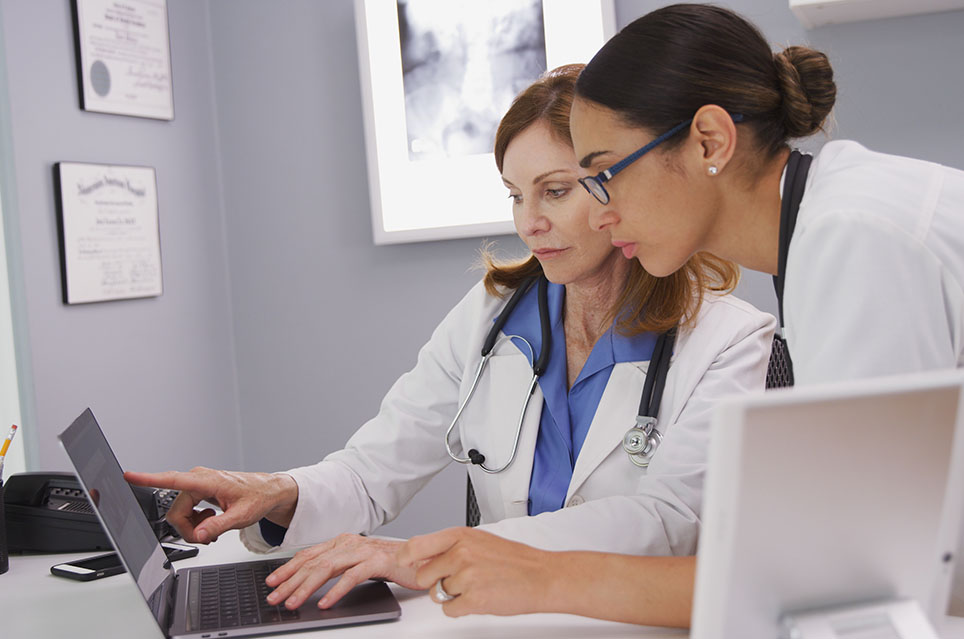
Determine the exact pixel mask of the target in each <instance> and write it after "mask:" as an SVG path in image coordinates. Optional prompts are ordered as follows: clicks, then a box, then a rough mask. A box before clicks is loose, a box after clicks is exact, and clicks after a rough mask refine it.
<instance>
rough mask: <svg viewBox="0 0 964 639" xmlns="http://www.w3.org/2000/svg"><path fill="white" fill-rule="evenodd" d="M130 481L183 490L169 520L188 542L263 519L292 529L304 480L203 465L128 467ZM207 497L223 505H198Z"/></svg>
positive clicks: (206, 539) (212, 538) (199, 541)
mask: <svg viewBox="0 0 964 639" xmlns="http://www.w3.org/2000/svg"><path fill="white" fill-rule="evenodd" d="M124 479H126V480H127V481H128V482H130V483H132V484H134V485H135V486H154V487H157V488H172V489H174V490H179V491H181V494H180V495H178V496H177V498H176V499H175V500H174V503H173V504H171V509H170V510H169V511H168V513H167V520H168V522H170V524H171V525H172V526H174V528H175V529H177V532H178V533H180V535H181V537H183V538H184V540H185V541H188V542H191V543H195V544H207V543H210V542H212V541H216V540H217V538H218V535H220V534H221V533H223V532H225V531H228V530H231V529H234V528H238V529H240V528H245V527H246V526H250V525H251V524H254V523H256V522H258V521H260V520H261V519H262V518H267V519H269V520H271V521H273V522H275V523H276V524H278V525H280V526H285V527H287V526H288V524H290V523H291V518H292V516H293V515H294V512H295V506H297V505H298V484H296V483H295V480H294V479H292V478H291V477H290V476H289V475H285V474H284V473H275V474H269V473H242V472H232V471H226V470H213V469H211V468H203V467H197V468H194V469H192V470H190V471H189V472H177V471H166V472H162V473H138V472H132V471H128V472H126V473H124ZM202 501H207V502H210V503H212V504H215V505H217V507H218V508H220V509H221V510H222V511H224V512H222V513H221V514H220V515H218V514H216V513H215V511H214V510H213V509H211V508H205V509H203V510H198V509H196V508H195V506H197V505H198V504H200V503H201V502H202Z"/></svg>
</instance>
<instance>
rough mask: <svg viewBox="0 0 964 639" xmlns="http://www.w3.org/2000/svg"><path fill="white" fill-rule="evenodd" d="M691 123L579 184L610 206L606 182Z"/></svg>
mask: <svg viewBox="0 0 964 639" xmlns="http://www.w3.org/2000/svg"><path fill="white" fill-rule="evenodd" d="M730 117H731V118H733V121H734V122H741V121H743V116H742V115H741V114H739V113H732V114H730ZM691 122H693V118H690V119H689V120H686V121H685V122H680V123H679V124H677V125H676V126H674V127H673V128H672V129H670V130H669V131H667V132H666V133H663V134H662V135H660V136H658V137H656V138H654V139H653V140H651V141H650V142H649V143H648V144H646V145H645V146H643V147H641V148H639V149H637V150H635V151H633V152H632V153H630V154H629V155H627V156H626V157H624V158H623V159H622V160H620V161H619V162H616V164H613V165H612V166H611V167H609V168H608V169H605V170H604V171H600V172H599V173H597V174H596V175H590V176H587V177H584V178H579V183H580V184H582V187H583V188H584V189H586V191H588V192H589V195H591V196H593V197H594V198H596V200H597V201H598V202H599V203H600V204H609V192H608V191H607V190H606V187H605V186H603V184H604V183H605V182H608V181H610V180H611V179H613V178H614V177H616V175H617V174H618V173H619V172H620V171H622V170H623V169H625V168H626V167H627V166H629V165H630V164H632V163H633V162H635V161H636V160H638V159H639V158H641V157H643V156H644V155H646V154H647V153H649V152H650V151H652V150H653V149H654V148H656V147H657V146H658V145H660V144H662V143H663V142H665V141H666V140H668V139H670V138H671V137H673V136H674V135H676V134H677V133H679V132H680V131H682V130H683V129H684V128H686V127H688V126H689V125H690V123H691Z"/></svg>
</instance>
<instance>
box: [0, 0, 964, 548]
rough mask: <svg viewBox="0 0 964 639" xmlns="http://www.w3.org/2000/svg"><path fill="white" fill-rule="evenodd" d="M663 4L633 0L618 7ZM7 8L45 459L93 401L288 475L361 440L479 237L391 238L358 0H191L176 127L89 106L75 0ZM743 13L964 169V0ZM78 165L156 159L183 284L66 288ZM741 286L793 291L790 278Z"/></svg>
mask: <svg viewBox="0 0 964 639" xmlns="http://www.w3.org/2000/svg"><path fill="white" fill-rule="evenodd" d="M661 4H663V3H656V2H643V1H639V0H635V1H631V0H617V16H618V24H619V26H625V25H626V24H627V23H628V22H630V21H631V20H633V19H634V18H636V17H638V16H640V15H642V14H643V13H645V12H646V11H648V10H650V9H652V8H654V7H656V6H659V5H661ZM0 6H2V9H3V14H4V15H3V22H4V29H3V37H4V43H3V52H4V54H5V58H6V63H7V66H8V76H9V88H10V96H9V102H10V111H11V118H12V120H11V121H12V131H13V148H12V151H11V153H10V154H9V155H10V157H12V158H13V159H14V160H15V161H16V180H15V184H14V187H15V188H14V189H7V192H5V197H7V196H8V195H9V191H11V190H12V191H15V192H16V193H17V195H18V199H19V201H18V206H17V210H16V211H15V214H16V217H15V219H14V220H12V221H11V220H8V221H7V224H8V229H9V228H10V227H13V228H15V229H17V227H19V229H18V230H17V235H16V237H15V238H14V239H12V240H11V239H10V238H9V237H8V241H9V242H11V243H16V246H15V249H16V251H12V253H15V254H16V255H17V256H21V257H19V258H17V260H19V261H17V262H16V263H13V264H12V266H11V270H12V272H13V273H14V275H15V276H16V277H20V278H21V279H22V282H21V284H22V286H21V290H22V291H23V293H22V294H21V295H19V296H18V297H15V303H19V307H18V308H16V309H15V310H16V311H17V312H18V314H19V315H21V316H22V317H23V318H24V321H25V323H26V324H27V326H28V327H29V335H26V334H21V336H20V337H21V349H22V351H23V352H25V353H27V354H28V355H29V361H26V362H23V363H22V364H21V368H22V369H29V368H30V367H32V368H33V375H32V376H31V377H30V378H28V379H26V380H25V381H27V382H28V383H32V386H33V390H32V391H30V392H29V395H30V405H28V406H25V411H29V410H32V408H33V406H34V405H35V409H36V410H35V421H36V424H34V425H33V430H34V431H35V433H34V435H35V436H36V437H37V439H38V442H37V443H38V444H39V445H38V446H37V447H36V450H37V455H35V458H36V459H35V462H36V463H35V464H34V467H62V466H63V465H64V464H63V459H62V456H61V453H60V452H59V451H58V450H56V448H55V444H54V440H53V436H54V435H55V433H56V432H59V430H60V429H61V428H62V427H63V426H64V425H66V423H67V422H69V420H70V419H71V418H72V417H73V416H74V415H76V414H77V413H78V412H80V410H81V409H82V408H83V407H84V406H87V405H91V406H92V407H93V408H94V410H95V412H97V414H98V416H99V417H100V418H101V420H102V421H103V422H104V424H105V427H107V428H108V431H109V434H110V435H112V440H113V441H114V442H115V443H116V444H117V448H118V452H119V454H120V456H121V458H122V459H123V460H124V461H125V463H126V465H128V466H131V467H133V466H139V467H143V468H146V469H161V468H166V467H177V468H188V467H190V466H192V465H194V464H197V463H205V464H208V465H212V466H226V467H239V466H240V467H243V468H245V469H249V470H278V469H283V468H287V467H290V466H293V465H299V464H307V463H312V462H314V461H316V460H317V459H319V458H320V457H321V456H323V455H324V454H325V453H327V452H329V451H331V450H334V449H336V448H338V447H340V446H341V445H342V444H343V443H344V441H345V440H346V439H347V438H348V437H349V436H350V434H351V433H352V432H353V431H354V430H355V429H356V428H357V427H358V425H360V424H361V423H363V422H364V421H365V420H366V419H368V418H369V417H371V416H372V415H373V414H374V413H375V411H376V410H377V406H378V402H379V400H380V399H381V397H382V395H383V394H384V393H385V391H386V390H387V389H388V387H389V386H390V385H391V383H392V382H393V381H394V379H395V378H396V377H397V376H398V375H399V374H400V373H402V372H404V371H406V370H408V369H409V368H410V367H411V366H412V365H413V364H414V362H415V356H416V353H417V350H418V348H419V347H420V346H421V345H422V344H423V343H424V341H425V340H426V339H427V338H428V336H429V334H430V333H431V331H432V329H433V328H434V326H435V325H436V324H437V323H438V321H439V320H440V319H441V318H442V317H443V316H444V314H445V312H446V311H447V310H448V309H449V308H450V307H451V306H452V304H454V303H455V302H456V301H457V300H458V299H459V298H460V297H461V295H462V294H463V293H464V292H465V291H466V290H467V289H468V288H469V287H470V286H471V285H472V283H474V282H475V281H476V280H477V278H478V273H477V272H475V271H472V270H471V266H472V263H473V262H474V260H475V253H476V249H477V248H478V246H479V244H480V240H477V239H469V240H452V241H444V242H430V243H421V244H407V245H397V246H382V247H375V246H374V245H373V244H372V241H371V226H370V217H369V202H368V186H367V176H366V165H365V159H364V138H363V128H362V115H361V98H360V88H359V79H358V66H357V56H356V42H355V35H354V16H353V9H352V1H351V0H326V1H324V2H319V1H317V0H273V1H272V2H266V1H265V0H209V1H208V2H206V3H202V2H196V1H192V0H170V8H169V13H170V19H171V39H172V50H173V63H174V78H175V81H174V84H175V101H176V110H177V119H176V120H175V121H174V122H172V123H162V122H154V121H148V120H141V119H135V118H123V117H118V116H107V115H98V114H90V113H85V112H82V111H80V110H79V109H78V108H77V106H76V105H77V86H76V80H75V78H74V59H73V52H72V50H71V47H72V41H73V36H72V33H71V28H70V18H69V10H68V7H69V4H68V2H67V0H62V1H54V0H44V1H43V2H26V1H24V0H2V4H0ZM730 6H732V7H733V8H735V9H737V10H738V11H741V12H743V13H744V14H746V15H747V16H749V17H750V18H751V19H752V20H754V21H756V22H757V23H758V24H759V25H760V26H761V27H762V28H763V30H764V32H765V34H766V35H767V37H768V38H769V39H770V40H771V41H773V42H779V43H800V42H808V41H809V42H811V43H812V44H813V45H814V46H816V47H818V48H822V49H824V50H826V51H827V52H828V53H829V54H830V56H831V60H832V62H833V64H834V66H835V68H836V69H837V77H838V82H839V85H840V101H839V106H838V110H837V120H838V126H837V128H836V129H835V130H834V132H833V135H834V137H848V138H855V139H858V140H860V141H862V142H864V143H865V144H866V145H867V146H869V147H871V148H874V149H878V150H881V151H888V152H894V153H901V154H906V155H913V156H918V157H923V158H927V159H932V160H936V161H939V162H943V163H945V164H949V165H951V166H956V167H961V168H964V145H962V144H961V143H962V142H964V140H962V128H961V125H960V121H961V115H962V108H961V106H960V105H961V104H964V83H962V82H961V79H962V78H961V76H962V72H961V70H960V67H959V65H958V62H959V60H961V59H964V40H962V39H961V38H960V37H959V34H960V33H964V12H953V13H946V14H938V15H932V16H918V17H909V18H899V19H891V20H882V21H874V22H867V23H859V24H852V25H841V26H834V27H825V28H821V29H817V30H814V31H810V32H807V31H805V30H804V29H803V28H802V27H801V26H800V25H799V23H798V22H797V21H796V19H795V18H794V17H793V15H792V14H791V13H790V11H789V9H788V8H787V5H786V3H785V2H773V0H743V1H740V2H732V3H730ZM0 106H2V105H0ZM820 143H821V142H820V140H816V141H814V142H810V143H808V144H807V145H806V146H807V147H808V148H811V149H813V148H816V147H818V146H819V145H820ZM6 151H7V150H6V149H5V150H4V152H6ZM0 157H3V156H0ZM58 160H89V161H94V162H115V163H121V162H129V163H133V164H152V165H154V166H156V167H157V170H158V182H159V187H160V196H161V233H162V241H163V250H164V256H163V258H164V276H165V281H164V284H165V291H166V292H165V293H164V295H163V296H162V297H160V298H157V299H150V300H141V301H125V302H114V303H108V304H96V305H90V306H84V307H65V306H63V305H62V304H61V303H60V290H59V287H60V284H59V274H58V257H57V241H56V226H55V220H54V212H53V211H54V209H53V196H52V185H51V179H50V165H51V164H52V163H53V162H55V161H58ZM5 205H6V201H5ZM6 212H7V213H8V215H9V214H10V211H9V210H8V211H6ZM496 239H497V240H498V242H499V244H500V245H501V246H503V247H504V248H505V250H506V251H507V252H509V253H513V252H518V250H519V247H520V244H519V242H518V241H517V240H515V239H514V238H509V237H501V238H496ZM11 259H14V258H11ZM21 262H22V263H21ZM18 273H22V275H17V274H18ZM14 284H15V285H17V282H14ZM740 293H741V295H742V296H743V297H745V298H747V299H749V300H750V301H752V302H754V303H755V304H757V305H758V306H760V307H761V308H764V309H767V310H772V309H773V308H774V304H773V295H772V290H771V285H770V282H769V277H767V276H764V275H760V274H749V273H748V274H746V276H745V279H744V282H743V284H742V285H741V288H740ZM16 295H17V294H16V293H15V296H16ZM235 380H236V381H235ZM25 420H26V417H25ZM162 434H164V435H166V436H165V437H162ZM175 440H178V441H180V442H190V443H191V445H190V446H182V445H175V444H174V443H173V442H174V441H175ZM242 444H243V445H242ZM462 477H463V475H462V469H461V468H454V467H452V468H449V469H448V470H446V471H445V472H444V473H443V474H442V475H441V477H440V479H437V480H435V481H434V482H433V483H432V484H430V485H429V487H428V489H427V490H426V492H425V493H424V494H423V495H420V496H419V497H417V498H416V501H415V503H413V504H412V506H411V508H410V509H409V510H408V511H406V513H405V514H403V515H402V517H401V518H400V519H399V520H398V521H397V522H395V523H394V524H392V525H391V526H389V527H388V528H387V529H386V530H385V531H384V532H386V533H388V534H398V535H408V534H413V533H417V532H421V531H426V530H430V529H434V528H438V527H441V526H446V525H452V524H458V523H460V522H461V521H462V506H463V498H464V493H463V490H464V482H463V479H462Z"/></svg>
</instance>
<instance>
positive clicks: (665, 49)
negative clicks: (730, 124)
mask: <svg viewBox="0 0 964 639" xmlns="http://www.w3.org/2000/svg"><path fill="white" fill-rule="evenodd" d="M576 94H577V95H578V96H579V97H581V98H585V99H587V100H591V101H593V102H596V103H598V104H601V105H603V106H605V107H607V108H608V109H611V110H613V111H616V112H617V113H618V114H619V115H620V116H621V117H622V118H623V119H624V120H625V121H626V122H627V123H628V124H630V125H633V126H639V127H643V128H646V129H649V130H650V131H652V132H656V133H659V132H662V131H664V130H669V129H670V128H672V127H673V126H675V125H677V124H679V123H680V122H684V121H685V120H687V119H689V118H692V117H693V115H694V114H695V113H696V112H697V111H698V110H699V109H700V107H702V106H704V105H707V104H716V105H719V106H721V107H723V108H724V109H726V110H727V111H728V112H730V113H731V114H736V113H739V114H741V115H742V116H743V118H744V120H743V122H744V124H743V125H742V126H746V127H748V128H749V129H750V130H752V131H753V134H754V137H755V142H756V145H757V148H758V149H759V150H761V151H762V152H763V153H764V154H765V155H766V157H768V158H769V157H772V156H773V155H775V154H776V153H777V152H779V151H780V150H781V149H783V148H785V147H786V146H787V141H788V140H789V139H792V138H801V137H806V136H808V135H812V134H813V133H816V132H817V131H819V130H822V129H823V127H824V122H825V121H826V120H827V117H828V116H829V115H830V111H831V109H833V105H834V101H835V100H836V96H837V88H836V85H835V84H834V81H833V69H832V68H831V66H830V61H829V60H828V59H827V56H826V55H824V54H823V53H821V52H819V51H815V50H813V49H810V48H807V47H801V46H793V47H788V48H786V49H784V50H783V51H780V52H779V53H773V51H772V50H771V48H770V45H769V44H767V41H766V40H765V39H764V38H763V35H762V34H761V33H760V31H759V30H758V29H757V28H756V27H755V26H753V25H752V24H750V23H749V22H748V21H747V20H745V19H744V18H742V17H741V16H739V15H738V14H736V13H734V12H733V11H730V10H728V9H723V8H721V7H715V6H712V5H706V4H676V5H671V6H668V7H663V8H662V9H658V10H656V11H653V12H651V13H648V14H646V15H644V16H643V17H641V18H638V19H636V20H634V21H633V22H632V23H630V24H629V25H628V26H627V27H626V28H624V29H623V30H622V31H620V32H619V33H617V34H616V35H615V36H614V37H613V38H611V39H610V40H609V41H608V42H607V43H606V44H605V45H603V47H602V48H601V49H600V50H599V52H598V53H596V55H595V56H594V57H593V59H592V60H591V61H590V62H589V64H588V65H587V66H586V69H585V70H584V71H583V73H582V74H581V75H580V77H579V81H578V82H577V83H576ZM686 134H687V131H685V130H684V131H683V132H682V134H681V135H677V136H674V137H673V138H671V139H670V140H667V142H666V143H664V149H671V148H673V147H674V146H678V145H679V144H681V143H682V142H683V140H685V139H686Z"/></svg>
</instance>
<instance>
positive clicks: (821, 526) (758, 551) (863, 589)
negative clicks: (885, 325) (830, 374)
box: [691, 371, 964, 639]
mask: <svg viewBox="0 0 964 639" xmlns="http://www.w3.org/2000/svg"><path fill="white" fill-rule="evenodd" d="M962 511H964V371H943V372H931V373H921V374H916V375H910V376H900V377H891V378H880V379H874V380H860V381H852V382H844V383H840V384H836V385H827V386H805V387H797V388H793V389H786V390H775V391H769V392H767V393H760V394H755V395H749V396H744V397H740V398H734V399H732V400H728V401H727V402H725V403H724V404H723V405H721V406H720V407H718V408H717V411H716V412H715V413H714V417H713V421H712V425H711V444H710V452H709V462H708V468H707V478H706V490H705V493H704V503H703V524H702V530H701V534H700V541H699V552H698V561H697V577H696V590H695V596H694V604H693V619H692V633H691V638H692V639H710V638H712V639H717V638H720V637H727V638H728V637H740V639H775V638H776V637H798V638H801V639H804V638H806V637H811V636H812V637H818V636H819V637H827V638H841V639H842V638H847V639H851V638H853V639H857V638H868V639H870V638H874V639H877V638H886V639H911V638H912V639H923V638H924V637H936V636H937V634H936V633H935V631H934V628H938V629H939V628H940V627H941V626H942V625H943V623H944V619H945V611H946V606H947V602H948V594H949V590H950V583H951V578H952V576H953V573H954V563H955V562H957V561H959V559H958V558H957V557H956V550H957V546H958V530H959V527H960V523H961V516H962Z"/></svg>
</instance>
